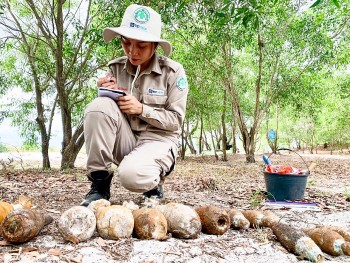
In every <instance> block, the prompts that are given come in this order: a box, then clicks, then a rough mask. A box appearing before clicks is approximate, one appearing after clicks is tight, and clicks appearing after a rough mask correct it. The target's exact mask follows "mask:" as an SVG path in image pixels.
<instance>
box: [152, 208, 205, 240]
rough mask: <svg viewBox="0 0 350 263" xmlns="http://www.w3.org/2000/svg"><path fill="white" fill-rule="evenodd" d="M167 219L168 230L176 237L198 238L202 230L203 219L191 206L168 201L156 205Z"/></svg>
mask: <svg viewBox="0 0 350 263" xmlns="http://www.w3.org/2000/svg"><path fill="white" fill-rule="evenodd" d="M156 209H158V210H159V211H161V212H162V213H163V215H164V216H165V218H166V220H167V224H168V232H169V233H171V234H172V235H173V236H174V237H176V238H183V239H190V238H196V237H197V236H198V235H199V234H200V233H201V230H202V224H201V219H200V218H199V215H198V214H197V212H196V211H195V210H194V209H193V208H192V207H190V206H187V205H183V204H178V203H168V204H166V205H159V206H157V207H156Z"/></svg>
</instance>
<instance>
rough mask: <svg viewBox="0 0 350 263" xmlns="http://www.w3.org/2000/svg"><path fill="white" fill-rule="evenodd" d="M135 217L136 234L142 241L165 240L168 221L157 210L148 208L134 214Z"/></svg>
mask: <svg viewBox="0 0 350 263" xmlns="http://www.w3.org/2000/svg"><path fill="white" fill-rule="evenodd" d="M132 214H133V216H134V221H135V225H134V233H135V235H136V236H137V237H138V238H140V239H156V240H165V239H167V238H168V236H167V229H168V225H167V221H166V219H165V216H164V215H163V214H162V212H160V211H159V210H157V209H155V208H146V207H143V208H141V209H138V210H135V211H133V212H132Z"/></svg>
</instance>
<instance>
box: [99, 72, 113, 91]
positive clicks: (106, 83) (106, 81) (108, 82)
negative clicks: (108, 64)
mask: <svg viewBox="0 0 350 263" xmlns="http://www.w3.org/2000/svg"><path fill="white" fill-rule="evenodd" d="M97 87H104V88H109V89H117V79H116V78H115V77H112V75H111V74H110V73H109V72H108V73H106V76H104V77H102V78H98V80H97Z"/></svg>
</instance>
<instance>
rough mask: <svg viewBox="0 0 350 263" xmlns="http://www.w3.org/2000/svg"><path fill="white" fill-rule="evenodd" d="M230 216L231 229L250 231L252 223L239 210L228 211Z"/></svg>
mask: <svg viewBox="0 0 350 263" xmlns="http://www.w3.org/2000/svg"><path fill="white" fill-rule="evenodd" d="M227 212H228V214H229V216H230V221H231V227H232V228H233V229H248V228H249V226H250V222H249V220H248V219H247V218H245V217H244V215H243V213H242V212H241V211H239V210H237V209H230V210H228V211H227Z"/></svg>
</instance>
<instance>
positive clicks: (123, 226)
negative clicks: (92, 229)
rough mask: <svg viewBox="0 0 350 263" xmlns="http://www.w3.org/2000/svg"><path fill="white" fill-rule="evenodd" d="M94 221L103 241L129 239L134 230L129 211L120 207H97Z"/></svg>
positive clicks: (132, 219)
mask: <svg viewBox="0 0 350 263" xmlns="http://www.w3.org/2000/svg"><path fill="white" fill-rule="evenodd" d="M96 221H97V231H98V233H99V234H100V236H101V237H102V238H105V239H114V240H118V239H120V238H127V237H130V236H131V234H132V232H133V229H134V217H133V215H132V212H131V210H130V209H129V208H126V207H124V206H121V205H111V206H105V207H99V208H98V209H97V212H96Z"/></svg>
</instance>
